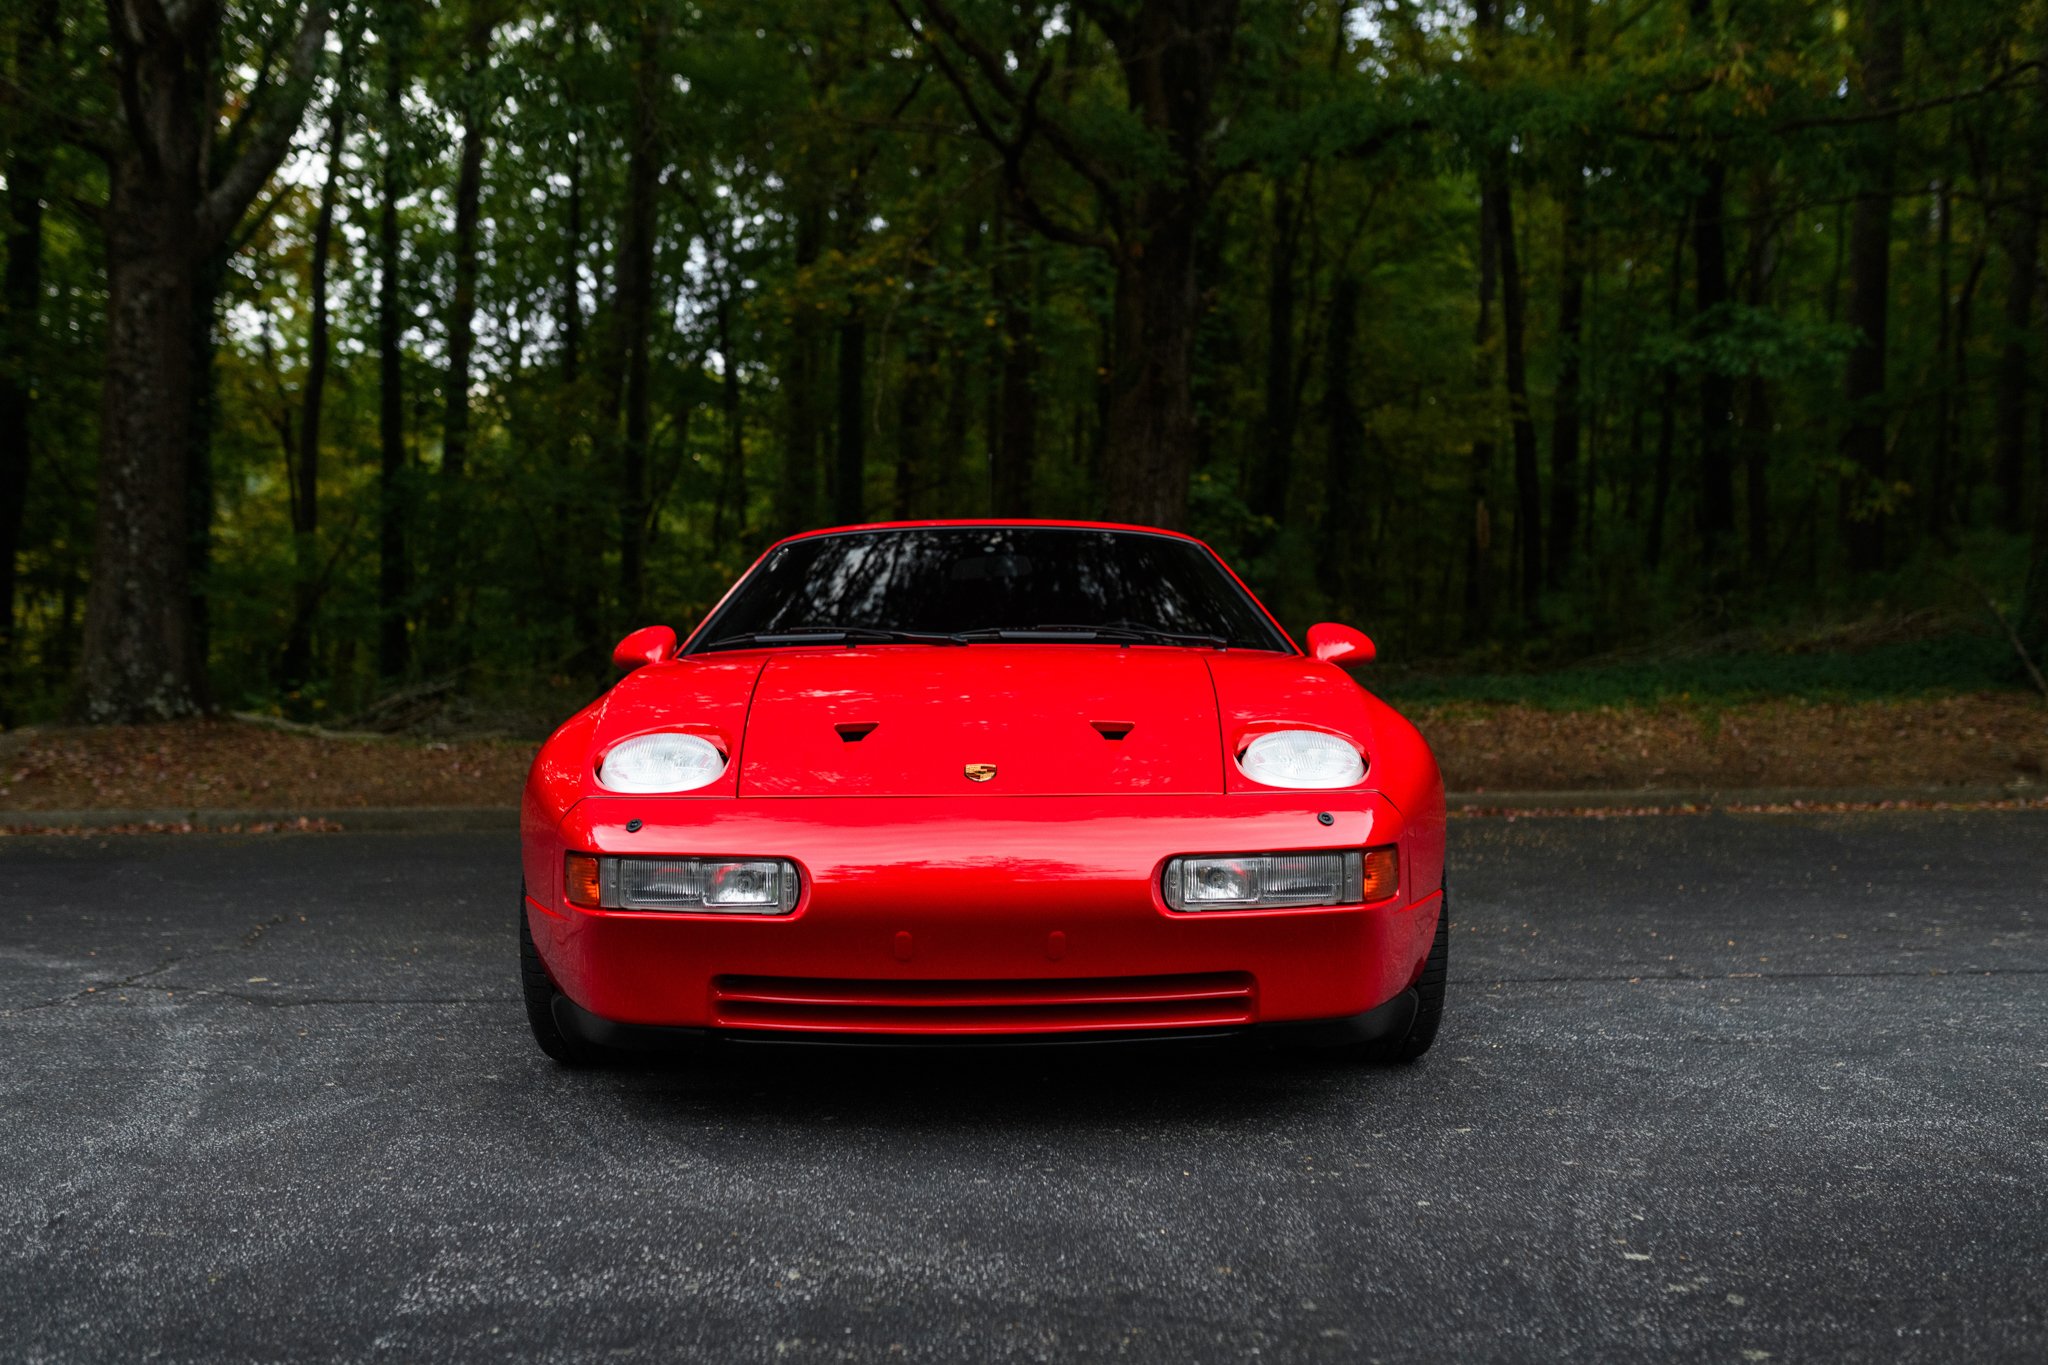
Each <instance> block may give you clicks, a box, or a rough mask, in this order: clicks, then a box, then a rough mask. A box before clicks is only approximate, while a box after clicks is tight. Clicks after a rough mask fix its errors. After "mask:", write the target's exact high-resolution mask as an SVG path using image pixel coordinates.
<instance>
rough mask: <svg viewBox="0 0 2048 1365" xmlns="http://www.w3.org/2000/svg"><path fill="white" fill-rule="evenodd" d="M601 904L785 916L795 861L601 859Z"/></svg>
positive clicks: (792, 899)
mask: <svg viewBox="0 0 2048 1365" xmlns="http://www.w3.org/2000/svg"><path fill="white" fill-rule="evenodd" d="M569 857H570V866H569V876H570V884H571V885H570V899H571V900H572V901H575V902H576V903H577V904H580V905H588V902H587V901H584V900H579V899H578V898H577V895H576V892H577V884H576V883H577V872H578V864H579V863H583V862H587V861H589V860H590V855H588V854H576V853H572V854H570V855H569ZM595 861H596V863H597V883H598V887H597V889H598V902H597V907H591V908H598V907H601V908H603V909H606V910H683V911H690V912H693V913H696V914H714V915H717V914H724V915H786V914H788V913H789V912H790V911H792V910H794V909H796V902H797V894H798V891H799V890H800V888H799V886H798V879H797V870H796V864H795V863H792V862H790V861H788V860H787V859H784V858H610V857H604V858H597V859H595Z"/></svg>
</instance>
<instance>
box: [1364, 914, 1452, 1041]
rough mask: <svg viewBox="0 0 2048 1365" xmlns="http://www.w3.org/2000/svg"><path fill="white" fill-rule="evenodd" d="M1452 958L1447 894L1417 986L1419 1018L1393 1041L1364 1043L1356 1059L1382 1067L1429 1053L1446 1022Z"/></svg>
mask: <svg viewBox="0 0 2048 1365" xmlns="http://www.w3.org/2000/svg"><path fill="white" fill-rule="evenodd" d="M1450 956H1451V899H1450V893H1449V892H1448V891H1446V892H1445V893H1444V896H1443V899H1442V900H1441V901H1439V902H1438V903H1437V911H1436V938H1435V939H1434V940H1432V941H1431V943H1430V945H1429V958H1428V960H1427V961H1425V962H1424V963H1423V964H1422V976H1421V977H1420V978H1419V979H1418V980H1417V981H1416V983H1415V995H1416V1008H1415V1017H1414V1018H1413V1019H1412V1020H1410V1021H1409V1024H1408V1031H1407V1032H1406V1033H1402V1034H1399V1035H1397V1036H1395V1037H1392V1038H1380V1039H1376V1040H1374V1041H1373V1042H1370V1043H1360V1044H1359V1045H1358V1047H1357V1050H1356V1052H1355V1053H1354V1054H1353V1056H1354V1058H1355V1060H1357V1061H1361V1062H1369V1063H1375V1064H1379V1065H1403V1064H1406V1063H1408V1062H1412V1061H1414V1060H1415V1059H1416V1058H1417V1057H1420V1056H1421V1055H1422V1054H1423V1053H1425V1052H1427V1051H1429V1045H1430V1044H1431V1043H1434V1042H1435V1041H1436V1031H1437V1029H1438V1027H1439V1026H1440V1025H1442V1023H1443V1020H1444V973H1445V969H1446V966H1447V965H1448V963H1449V960H1450Z"/></svg>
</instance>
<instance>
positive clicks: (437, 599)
mask: <svg viewBox="0 0 2048 1365" xmlns="http://www.w3.org/2000/svg"><path fill="white" fill-rule="evenodd" d="M490 45H491V26H490V21H489V18H488V17H487V14H486V13H485V11H484V9H483V7H482V5H481V4H479V3H478V2H477V0H471V7H470V14H469V34H468V36H467V40H466V47H467V50H466V51H465V53H464V54H463V62H462V67H463V70H462V81H463V89H462V92H461V100H460V103H461V111H460V112H461V121H462V151H461V153H460V155H459V156H458V158H457V161H456V172H455V242H454V249H453V251H452V253H451V254H452V256H453V258H454V269H455V288H454V293H453V295H452V297H451V298H450V300H449V306H448V381H447V390H446V392H445V393H444V394H443V407H442V418H441V477H440V479H439V485H438V487H437V488H436V490H435V492H436V495H437V496H436V498H435V513H436V516H435V521H436V526H435V532H434V551H433V552H434V585H433V586H434V596H433V620H432V621H431V622H430V623H429V624H430V625H431V626H432V627H433V634H434V635H435V636H441V635H445V634H446V633H447V632H448V631H449V630H450V628H451V626H452V625H453V623H454V620H455V616H456V613H457V611H458V610H459V605H458V599H459V598H460V597H461V591H462V584H461V583H460V582H458V580H459V579H461V578H463V577H464V576H465V575H466V571H467V568H468V565H469V557H468V553H467V546H466V542H467V540H468V527H469V516H468V511H469V509H468V507H467V505H466V504H467V502H468V478H469V386H470V361H471V357H472V356H473V355H474V353H475V351H476V269H477V217H478V207H479V200H480V198H481V197H482V191H483V178H484V142H485V137H484V129H483V112H484V111H483V110H482V108H480V107H479V106H480V102H481V99H482V96H481V94H480V92H479V91H478V90H477V88H476V86H477V83H478V82H479V81H480V80H481V79H482V75H483V72H484V71H485V69H486V67H487V65H488V62H489V57H490ZM451 643H452V642H450V641H446V640H438V639H437V640H436V641H435V644H436V647H437V649H438V654H439V658H440V661H441V662H442V663H449V662H458V661H459V653H460V651H459V646H458V647H457V648H456V649H450V648H449V646H450V644H451Z"/></svg>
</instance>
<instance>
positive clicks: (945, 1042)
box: [554, 989, 1421, 1052]
mask: <svg viewBox="0 0 2048 1365" xmlns="http://www.w3.org/2000/svg"><path fill="white" fill-rule="evenodd" d="M1420 1006H1421V998H1420V997H1419V996H1417V995H1416V993H1415V992H1414V991H1413V990H1412V989H1410V990H1405V991H1402V992H1401V993H1400V994H1399V995H1396V996H1395V997H1394V998H1393V999H1391V1000H1388V1001H1385V1002H1384V1003H1382V1004H1379V1005H1376V1006H1374V1007H1373V1008H1372V1009H1369V1010H1366V1011H1365V1012H1364V1013H1362V1014H1352V1015H1346V1016H1344V1017H1342V1018H1338V1019H1287V1020H1276V1021H1274V1022H1270V1023H1253V1024H1245V1025H1241V1026H1237V1027H1233V1028H1199V1029H1116V1030H1108V1031H1102V1032H1085V1033H1071V1032H1070V1033H994V1034H984V1033H976V1034H958V1033H954V1034H948V1033H923V1034H916V1033H913V1034H904V1033H837V1032H825V1031H819V1032H815V1033H785V1032H780V1031H768V1030H757V1029H727V1028H682V1027H676V1026H673V1025H666V1024H625V1023H620V1022H619V1021H617V1020H615V1019H606V1018H604V1017H603V1016H602V1015H597V1014H593V1013H591V1012H590V1011H589V1010H587V1009H584V1008H583V1007H582V1006H581V1005H579V1004H577V1003H576V1002H575V1001H573V1000H571V999H570V998H569V997H568V996H566V995H563V994H561V993H560V992H557V993H556V995H555V1006H554V1014H555V1026H556V1027H557V1028H559V1029H561V1030H562V1032H563V1033H565V1034H567V1035H568V1036H569V1037H572V1038H579V1039H581V1040H582V1041H584V1042H586V1043H591V1044H594V1045H596V1046H598V1047H607V1048H615V1049H618V1050H620V1051H626V1052H703V1051H716V1050H720V1049H724V1048H732V1047H795V1048H806V1047H808V1048H819V1047H861V1048H880V1049H893V1050H898V1051H900V1050H903V1049H918V1048H924V1049H932V1048H941V1049H953V1048H989V1049H1002V1048H1019V1047H1027V1048H1028V1047H1101V1046H1105V1045H1108V1046H1117V1045H1122V1046H1125V1047H1143V1046H1146V1045H1152V1046H1158V1045H1161V1044H1181V1045H1185V1044H1189V1043H1197V1044H1199V1043H1208V1044H1212V1045H1237V1046H1253V1047H1344V1046H1348V1045H1350V1044H1354V1043H1372V1042H1378V1041H1380V1040H1381V1039H1385V1038H1398V1037H1401V1036H1402V1035H1404V1034H1406V1033H1407V1032H1408V1029H1409V1026H1410V1025H1411V1024H1413V1023H1414V1022H1415V1013H1416V1010H1417V1009H1419V1008H1420Z"/></svg>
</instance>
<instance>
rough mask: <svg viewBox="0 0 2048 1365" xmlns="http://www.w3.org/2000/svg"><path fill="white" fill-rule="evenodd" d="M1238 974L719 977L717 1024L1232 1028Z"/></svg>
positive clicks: (976, 1030)
mask: <svg viewBox="0 0 2048 1365" xmlns="http://www.w3.org/2000/svg"><path fill="white" fill-rule="evenodd" d="M1253 992H1254V986H1253V982H1252V978H1251V976H1250V975H1248V974H1247V973H1244V972H1210V973H1203V974H1200V975H1188V976H1126V977H1096V978H1068V979H1064V980H1053V981H1043V980H1040V981H1031V980H1001V981H849V980H831V979H820V978H804V977H768V976H721V977H717V978H715V979H714V980H713V981H712V1007H713V1009H714V1010H715V1011H716V1015H717V1018H716V1022H717V1024H718V1025H719V1027H721V1028H737V1029H766V1030H773V1031H775V1032H778V1033H911V1034H915V1033H964V1034H992V1033H995V1034H1000V1033H1096V1032H1118V1031H1124V1030H1136V1029H1206V1028H1232V1027H1241V1026H1243V1025H1245V1024H1249V1023H1250V1022H1251V1021H1252V1019H1253V1017H1254V1014H1255V1009H1254V1005H1253Z"/></svg>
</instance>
